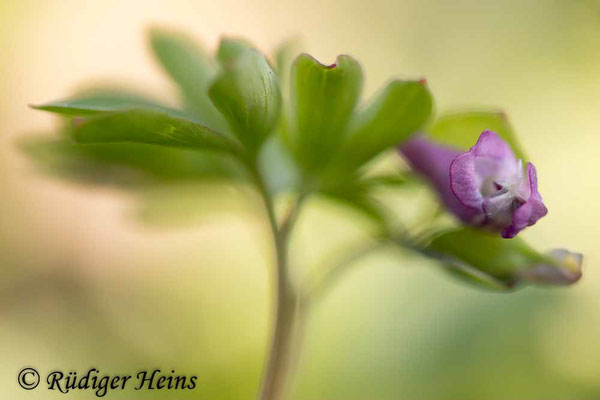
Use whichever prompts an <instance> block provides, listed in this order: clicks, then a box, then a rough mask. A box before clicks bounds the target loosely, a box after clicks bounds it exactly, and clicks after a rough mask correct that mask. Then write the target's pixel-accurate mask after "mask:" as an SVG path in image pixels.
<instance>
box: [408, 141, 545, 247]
mask: <svg viewBox="0 0 600 400" xmlns="http://www.w3.org/2000/svg"><path fill="white" fill-rule="evenodd" d="M400 152H401V153H402V155H403V156H404V157H405V158H406V159H407V161H408V163H409V164H410V166H411V167H412V168H413V169H414V170H415V171H417V172H419V173H420V174H421V175H423V176H424V177H425V178H427V179H428V180H429V181H430V182H431V184H432V185H433V186H434V188H435V189H436V191H437V192H438V194H439V195H440V197H441V200H442V201H443V203H444V204H445V205H446V207H447V208H448V210H449V211H450V212H452V213H453V214H455V215H456V216H457V217H458V218H460V219H461V220H462V221H463V222H465V223H467V224H469V225H473V226H477V227H481V228H485V229H488V230H492V231H495V232H500V233H501V234H502V237H504V238H513V237H515V236H516V235H517V234H518V233H519V232H520V231H521V230H522V229H524V228H526V227H527V226H531V225H533V224H535V222H536V221H537V220H538V219H540V218H541V217H543V216H544V215H546V214H547V212H548V210H547V209H546V206H545V205H544V203H543V202H542V197H541V196H540V194H539V192H538V189H537V175H536V171H535V167H534V166H533V164H531V163H528V164H527V166H526V168H525V171H524V170H523V166H522V162H521V160H517V158H516V157H515V155H514V153H513V151H512V149H511V148H510V146H509V145H508V144H507V143H506V142H505V141H504V140H502V138H500V136H498V134H497V133H495V132H492V131H487V130H486V131H484V132H483V133H482V134H481V136H479V139H478V140H477V143H475V145H474V146H473V147H471V149H470V150H469V151H467V152H466V153H460V152H459V151H457V150H454V149H452V148H449V147H445V146H442V145H439V144H436V143H433V142H431V141H429V140H427V139H425V138H424V137H422V136H416V137H414V138H413V139H410V140H408V141H407V142H405V143H404V144H402V145H401V146H400Z"/></svg>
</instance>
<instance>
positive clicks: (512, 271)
mask: <svg viewBox="0 0 600 400" xmlns="http://www.w3.org/2000/svg"><path fill="white" fill-rule="evenodd" d="M150 41H151V45H152V49H153V51H154V54H155V55H156V57H157V59H158V61H159V62H160V63H161V65H162V66H163V67H164V69H165V71H166V72H167V73H168V74H169V75H170V76H171V78H172V79H173V80H174V81H175V82H176V83H177V85H178V87H179V89H180V93H181V98H182V107H181V108H180V109H179V108H178V109H173V108H170V107H167V106H165V105H163V104H162V103H160V102H158V101H154V100H151V99H149V98H147V97H144V96H140V95H138V94H134V93H130V92H128V91H126V90H120V89H114V88H110V89H107V88H101V89H95V90H89V91H84V92H82V93H78V94H76V95H75V96H73V97H71V98H68V99H65V100H61V101H55V102H50V103H46V104H42V105H37V106H34V108H37V109H40V110H45V111H50V112H53V113H57V114H60V115H62V116H64V117H65V118H67V123H66V124H64V125H63V129H62V131H61V137H60V138H59V139H45V138H44V139H30V140H28V141H26V143H25V148H26V150H27V151H28V152H29V154H31V155H32V156H33V157H34V158H35V159H36V160H38V161H39V162H41V163H42V164H44V165H45V166H46V167H47V168H49V169H50V171H52V172H54V173H57V174H60V175H62V176H64V177H68V178H71V179H77V180H83V181H85V182H88V183H89V182H93V183H103V182H110V183H113V184H117V185H119V186H120V187H123V188H127V189H139V188H148V187H154V186H157V185H162V184H164V183H165V182H167V183H168V182H180V181H186V182H187V181H193V182H196V181H205V180H215V179H216V180H225V181H228V182H232V183H234V184H236V185H239V186H243V187H250V188H252V189H253V191H255V192H256V193H258V195H259V196H260V198H261V200H262V203H263V205H264V210H265V214H266V219H267V220H268V224H269V227H270V230H271V233H272V238H273V244H274V250H275V253H276V259H277V263H276V268H275V276H276V280H275V281H276V287H275V293H276V296H275V298H276V307H275V313H274V314H275V315H274V324H273V325H274V330H273V340H272V343H271V347H270V352H269V356H268V361H267V364H266V367H265V372H264V376H263V382H262V388H261V392H260V395H259V398H260V399H263V400H279V399H282V398H284V397H285V394H286V388H287V387H288V383H289V377H290V375H291V372H292V371H293V365H294V359H295V354H297V352H298V351H299V349H300V345H301V343H300V340H299V335H298V334H297V333H298V331H299V330H300V329H301V326H300V325H301V324H303V323H304V321H305V319H306V318H305V313H306V312H307V310H308V309H309V308H310V307H311V304H312V303H313V302H314V301H316V299H318V297H319V295H320V294H321V293H323V292H324V291H325V290H326V289H327V288H328V287H329V285H330V284H331V283H332V282H334V281H335V279H336V278H337V277H338V276H340V272H343V271H344V270H345V268H346V266H347V265H348V264H349V263H350V262H351V261H352V260H354V259H356V258H357V257H360V256H362V255H364V254H366V253H368V252H369V251H371V250H373V249H374V248H377V247H379V246H384V245H386V246H396V247H400V248H402V249H406V250H408V251H410V252H413V253H415V254H418V255H421V256H423V257H427V258H431V259H433V260H436V261H439V265H440V266H441V267H443V268H444V269H445V270H447V271H449V272H451V273H453V274H454V275H455V276H457V277H460V278H462V279H464V280H466V281H468V282H471V283H474V284H477V285H479V286H483V287H487V288H493V289H497V290H509V289H511V288H513V287H515V286H516V285H518V284H521V283H522V284H526V283H543V284H569V283H572V282H575V281H576V280H578V279H579V277H580V276H581V256H580V255H578V254H574V253H570V252H568V251H565V250H559V251H551V252H549V253H540V252H538V251H536V250H534V249H533V248H531V247H530V246H529V245H527V244H526V243H525V242H524V241H523V240H521V239H520V238H514V239H503V238H501V237H500V236H499V235H498V234H497V231H498V228H502V229H506V226H502V227H498V226H497V225H498V224H502V223H504V220H505V219H506V218H508V219H509V221H508V222H507V224H508V223H509V222H510V217H512V216H513V215H514V214H516V213H517V209H521V210H524V209H525V208H521V207H522V206H523V205H524V204H527V201H528V199H527V198H523V199H521V197H520V196H521V193H520V192H519V191H518V190H517V189H518V188H517V189H514V190H513V191H509V192H507V191H506V190H505V188H504V181H503V180H500V179H495V178H493V179H492V178H490V179H492V180H493V183H494V185H496V188H492V190H497V192H495V191H494V192H493V193H492V194H491V195H490V196H488V194H487V192H486V196H488V197H489V198H493V199H495V198H496V197H495V196H496V195H497V196H500V195H505V194H506V193H508V194H511V195H512V194H514V196H513V197H509V199H508V201H509V202H508V203H506V202H503V203H501V204H500V206H499V207H501V210H500V211H499V212H498V215H494V216H493V217H494V218H491V217H490V216H491V214H486V210H485V209H483V210H476V212H475V213H474V214H473V215H471V214H468V217H465V216H464V215H463V211H464V210H462V209H461V210H458V211H456V208H455V207H454V208H453V204H454V203H452V202H456V198H454V197H452V196H454V194H452V193H451V192H450V190H449V189H448V188H445V187H444V185H445V184H446V181H444V179H447V178H448V165H447V164H444V165H442V166H441V167H440V168H441V169H435V170H431V168H433V166H434V164H436V160H435V159H432V160H427V159H426V158H425V156H426V155H427V154H426V153H419V154H422V155H423V156H420V155H419V156H417V158H416V160H415V159H413V158H411V156H407V159H408V160H409V162H410V163H411V165H412V166H413V168H414V170H415V171H416V172H419V173H420V176H417V175H416V174H414V173H413V172H412V171H410V170H409V169H408V168H407V167H406V166H405V165H403V164H401V163H400V162H398V163H396V161H399V160H400V158H399V156H398V154H397V152H396V149H397V146H400V149H402V152H403V153H407V152H408V150H407V149H408V147H407V146H409V145H410V144H411V143H415V142H414V141H415V140H417V139H418V138H419V137H420V136H418V135H416V133H417V132H419V135H425V136H426V137H429V138H430V139H432V140H437V141H438V142H440V143H443V145H445V146H450V147H451V148H452V151H453V152H456V154H461V153H462V154H463V155H464V154H470V152H466V153H464V152H465V151H466V150H468V148H469V147H470V146H471V145H474V144H475V142H476V141H477V138H478V136H479V134H480V133H481V132H482V131H484V130H486V129H489V130H493V131H494V132H496V134H495V135H497V137H496V136H494V137H493V138H494V140H496V139H497V141H498V143H499V144H498V146H500V147H502V146H508V148H509V150H507V151H508V153H510V154H512V152H511V151H510V146H512V148H513V151H514V153H515V154H516V156H518V157H519V158H522V157H523V154H524V153H523V151H522V150H521V149H520V148H519V146H518V143H517V141H516V138H515V135H514V132H513V130H512V128H511V127H510V125H509V123H508V120H507V119H506V117H505V116H504V115H503V114H501V113H496V112H465V113H458V114H450V115H447V116H442V117H440V118H438V119H437V120H432V117H431V114H432V110H433V100H432V96H431V93H430V91H429V89H428V87H427V84H426V82H425V81H424V80H414V81H400V80H392V81H390V82H389V83H387V84H386V85H385V86H384V87H383V88H382V89H381V90H380V91H379V92H378V93H377V94H376V95H375V96H373V98H371V99H370V100H368V101H366V102H365V104H361V101H360V97H361V92H362V85H363V72H362V68H361V66H360V64H359V63H358V62H357V61H356V60H355V59H353V58H352V57H350V56H347V55H342V56H339V57H338V58H337V59H336V61H335V63H334V64H332V65H323V64H321V63H319V62H318V61H316V60H315V59H314V58H312V57H311V56H309V55H306V54H302V55H300V56H298V57H297V58H295V60H294V61H293V63H292V64H291V66H290V59H289V57H288V56H287V55H288V54H289V48H285V47H284V48H282V49H280V50H279V51H278V52H277V54H276V56H275V58H274V60H275V62H272V61H269V60H267V59H266V58H265V56H263V55H262V54H261V53H260V52H259V51H258V50H257V49H255V48H254V47H253V46H252V45H251V44H249V43H247V42H245V41H242V40H235V39H223V40H222V41H221V43H220V45H219V48H218V52H217V54H216V57H214V58H213V57H210V56H208V55H207V54H205V53H204V51H203V50H202V49H201V48H200V47H198V46H197V45H196V44H195V43H194V42H193V41H192V40H191V39H189V38H188V37H186V36H184V35H180V34H175V33H170V32H167V31H162V30H153V31H152V32H151V34H150ZM415 138H417V139H415ZM419 140H420V139H419ZM428 140H429V139H428ZM478 143H479V142H478ZM431 146H437V145H433V144H425V148H432V147H431ZM475 148H476V147H473V149H475ZM436 149H437V147H436ZM444 151H445V150H444ZM472 151H474V150H472ZM508 153H507V154H508ZM443 154H446V155H447V154H448V153H447V152H446V153H443ZM443 154H442V153H439V157H441V158H443V156H444V155H443ZM405 155H406V154H405ZM434 157H437V156H435V155H434ZM455 157H456V156H455V155H452V157H451V158H452V159H455ZM441 158H439V159H441ZM513 159H514V156H512V158H510V161H511V162H512V161H513ZM503 160H504V159H503ZM448 162H450V159H448ZM474 162H475V161H474ZM502 162H504V161H502ZM421 164H423V165H421ZM511 165H512V164H511ZM436 168H437V167H436ZM132 171H135V173H132ZM382 171H383V172H382ZM512 172H515V173H516V174H518V175H519V179H521V178H522V176H521V175H522V171H521V172H519V170H514V171H512ZM438 173H439V174H438ZM436 174H438V175H436ZM423 177H425V178H426V179H421V178H423ZM427 179H429V180H431V181H432V182H433V183H434V187H436V188H437V189H438V190H439V192H440V193H439V194H440V196H441V199H442V203H444V204H445V205H446V207H447V209H449V210H450V211H452V213H454V214H456V215H458V216H459V217H461V220H462V222H457V221H456V220H454V219H452V218H451V217H450V216H449V215H450V214H447V213H445V212H444V211H443V209H442V208H440V207H434V208H433V209H431V207H427V206H425V207H423V209H424V210H422V211H423V212H425V213H428V215H427V217H426V218H425V220H420V221H417V222H413V223H411V224H406V223H405V222H403V220H402V218H401V217H400V216H399V215H398V213H397V212H396V210H394V207H393V205H390V204H386V201H385V200H384V199H382V198H381V196H380V193H381V190H382V188H385V189H386V190H390V191H396V192H398V193H399V196H400V197H402V196H408V195H407V194H406V192H407V188H408V189H410V188H414V187H418V186H422V185H427ZM436 179H437V181H436ZM439 179H441V180H442V181H443V182H441V183H440V181H439ZM486 179H487V177H486ZM494 179H495V180H494ZM524 182H525V183H527V184H531V183H532V182H533V181H532V178H529V179H528V180H527V179H525V181H524ZM488 183H490V184H491V183H492V181H490V182H488ZM436 184H437V186H436ZM446 186H447V185H446ZM532 187H533V186H532ZM479 189H480V188H477V190H479ZM482 190H483V189H482ZM486 190H487V189H486ZM408 191H410V190H408ZM535 191H536V193H537V186H536V187H535ZM455 194H456V193H455ZM530 195H531V192H528V194H527V196H526V197H529V196H530ZM311 196H326V197H329V198H332V199H335V200H336V201H338V202H339V203H340V204H342V205H344V206H346V207H350V208H352V209H354V210H357V211H358V212H359V213H360V214H361V215H363V216H364V217H365V218H367V219H368V220H369V221H370V226H371V229H370V231H369V234H370V236H371V241H369V242H368V243H360V244H359V245H358V246H354V247H353V248H352V249H351V250H350V251H349V252H348V254H347V256H345V257H343V258H342V259H341V260H339V262H337V263H336V264H335V265H334V266H333V267H332V268H330V269H329V270H327V272H325V273H324V274H323V276H322V277H321V278H320V279H317V280H315V281H313V282H310V283H309V284H306V285H298V284H297V283H294V282H293V281H292V280H291V279H290V271H289V268H290V267H289V261H288V247H289V241H290V235H291V233H292V231H293V229H294V225H295V223H296V221H297V219H298V218H299V217H300V212H301V209H302V207H303V204H304V202H305V200H306V199H307V198H309V197H311ZM444 196H449V197H444ZM515 196H516V197H515ZM282 197H286V198H288V199H289V198H290V197H291V198H292V199H293V200H292V201H291V205H290V206H289V207H288V208H287V210H286V211H285V212H284V213H282V215H278V214H277V212H276V210H277V209H278V207H276V203H277V202H279V201H280V199H281V198H282ZM488 197H486V199H487V198H488ZM503 198H504V197H503ZM249 199H251V198H250V197H249ZM505 203H506V204H505ZM539 203H540V204H541V198H540V199H539ZM542 206H543V204H542ZM502 207H504V208H502ZM540 207H541V206H540ZM542 211H544V212H543V213H542V212H539V213H538V215H536V216H535V218H529V216H528V218H529V219H528V220H527V221H526V222H527V223H526V224H525V225H532V224H533V223H535V221H536V220H537V219H538V218H541V216H543V214H545V207H544V208H543V210H542ZM506 213H509V215H507V214H506ZM479 217H481V218H485V221H487V222H489V221H491V223H487V222H486V223H484V222H483V220H478V219H477V218H479ZM470 225H472V226H470ZM484 226H485V228H486V229H480V228H482V227H484ZM520 229H522V227H519V230H520ZM517 232H518V231H517ZM513 233H514V232H513ZM503 235H504V233H503ZM511 235H512V236H514V235H516V233H514V235H513V234H512V233H511ZM505 236H506V237H509V236H508V235H505ZM512 236H510V237H512Z"/></svg>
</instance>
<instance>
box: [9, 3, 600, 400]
mask: <svg viewBox="0 0 600 400" xmlns="http://www.w3.org/2000/svg"><path fill="white" fill-rule="evenodd" d="M153 25H159V26H166V27H171V28H176V29H181V30H186V31H188V32H190V33H191V34H192V35H194V36H195V37H197V38H198V39H199V40H201V41H202V42H203V43H204V44H205V45H206V47H207V48H209V49H214V48H215V46H216V44H217V42H218V39H219V37H220V36H221V35H222V34H227V35H236V36H244V37H247V38H249V39H250V40H252V41H253V42H254V43H256V44H257V45H258V46H259V47H260V48H261V49H263V50H264V51H266V52H269V51H270V50H271V49H273V48H274V47H276V46H277V45H278V44H279V43H281V42H282V41H284V40H285V39H287V38H290V37H298V38H300V39H301V41H302V43H303V47H304V48H305V49H307V50H309V51H310V52H311V53H312V54H313V55H315V56H316V57H317V58H318V59H320V60H322V61H323V62H324V63H329V62H330V61H332V60H334V58H335V56H336V55H337V54H338V53H349V54H352V55H354V56H355V57H357V58H358V59H359V60H360V61H361V62H362V64H363V67H364V69H365V70H366V76H367V81H366V91H367V93H371V92H373V91H374V90H376V89H377V88H378V87H379V86H380V85H381V84H383V82H385V81H386V80H387V79H388V78H389V77H390V76H399V77H413V78H418V77H426V78H427V80H428V82H429V86H430V88H431V90H432V92H433V94H434V96H435V99H436V109H437V110H438V111H444V110H452V109H461V108H465V107H467V108H471V107H476V108H487V107H491V108H501V109H503V110H505V111H506V112H507V114H508V115H509V117H510V119H511V121H512V122H513V125H514V126H515V128H516V130H517V132H518V133H519V135H520V139H521V142H522V143H523V145H524V147H525V148H526V149H527V152H528V154H529V155H530V157H531V159H532V160H533V161H534V162H535V164H536V166H537V169H538V173H539V180H540V189H541V193H542V194H543V196H544V200H545V202H546V204H547V205H548V207H549V209H550V214H549V215H548V216H547V217H546V218H545V219H544V220H543V221H541V222H540V223H539V224H538V225H536V227H535V228H533V229H529V230H527V231H526V232H524V233H523V236H524V237H525V238H526V239H527V240H529V241H530V242H532V243H533V244H535V245H536V246H537V247H538V248H540V249H545V248H548V249H550V248H555V247H565V248H569V249H571V250H577V251H580V252H582V253H584V254H585V261H584V277H583V279H582V281H581V282H580V283H578V284H577V285H576V286H574V287H571V288H568V289H536V288H528V289H525V290H522V291H519V292H516V293H513V294H510V295H507V294H497V293H490V292H485V291H481V290H478V289H474V288H471V287H468V286H465V285H464V284H462V283H459V282H457V281H455V280H453V279H452V278H450V277H448V276H447V275H445V274H443V273H441V272H440V271H439V270H438V268H437V267H436V266H435V265H433V264H431V263H428V262H423V261H420V260H417V259H415V258H412V257H407V256H406V255H404V256H403V257H400V256H399V255H398V254H395V253H394V254H392V253H389V252H382V253H377V254H374V255H373V256H371V257H368V258H366V259H364V260H362V261H360V262H359V263H358V264H359V265H356V266H355V267H354V268H352V270H351V271H349V272H348V274H347V275H346V276H345V277H344V279H343V280H341V281H340V282H339V284H338V285H337V286H336V287H335V288H334V290H332V291H331V292H330V293H328V294H327V296H326V297H325V298H324V299H323V300H322V302H321V303H320V304H319V305H318V307H317V308H316V309H315V311H314V313H313V315H311V318H310V324H309V327H308V329H307V332H306V338H305V340H306V343H305V349H304V350H305V351H304V353H303V355H302V358H301V364H300V367H299V370H298V375H297V379H296V384H295V385H294V389H293V398H294V399H432V400H433V399H444V400H448V399H499V400H506V399H519V400H522V399H570V400H573V399H600V340H599V338H600V309H599V307H600V296H598V291H599V290H600V283H599V278H600V273H599V272H598V268H597V265H598V261H599V259H600V247H599V246H598V238H599V236H600V223H599V222H600V202H599V201H598V198H599V197H598V196H600V186H599V185H600V179H599V178H598V172H597V171H598V170H600V136H599V135H598V125H599V123H600V114H599V111H598V110H600V74H599V71H600V51H599V50H600V2H598V1H595V0H538V1H534V0H523V1H514V0H501V1H475V0H456V1H442V0H439V1H432V0H425V1H423V0H397V1H392V0H371V1H359V0H350V1H338V2H323V1H316V0H303V1H300V0H298V1H288V0H254V1H245V0H243V1H240V0H220V1H192V0H168V1H166V0H165V1H159V0H138V1H121V0H102V1H87V0H52V1H33V0H20V1H16V0H14V1H13V0H0V93H1V95H0V194H1V197H0V204H1V207H0V266H1V268H0V354H1V356H0V397H2V398H11V399H33V398H37V399H39V398H48V399H50V398H63V395H60V394H57V393H52V392H48V391H46V390H45V389H42V388H38V389H36V390H34V391H31V392H26V391H24V390H22V389H20V388H19V387H18V385H17V382H16V375H17V372H18V371H19V370H20V369H21V368H22V367H24V366H27V365H31V366H35V367H37V368H38V369H39V370H40V371H41V372H43V373H44V372H47V371H49V370H51V369H63V370H70V369H76V370H78V371H85V370H86V369H87V368H89V367H91V366H95V367H96V368H99V369H100V370H101V371H102V372H104V373H112V374H116V373H132V372H136V371H137V370H139V369H152V368H155V367H157V368H162V369H163V370H170V369H172V368H174V369H175V370H176V371H177V372H179V373H187V374H196V375H198V376H199V387H200V389H197V390H194V391H192V392H189V393H186V392H158V393H152V392H148V391H142V392H135V393H123V392H111V393H109V395H108V398H152V399H158V398H160V399H167V398H177V399H181V398H198V399H250V398H253V397H254V395H255V392H256V389H257V385H258V381H259V376H260V368H261V365H262V363H263V359H264V351H265V345H266V343H267V339H268V336H269V329H268V328H269V326H268V325H269V312H270V296H271V294H270V280H269V279H270V278H269V277H270V274H269V269H270V265H271V264H270V263H271V261H272V257H271V253H270V251H271V249H270V247H269V244H268V241H267V240H266V239H267V236H266V234H267V232H266V231H265V226H264V223H263V221H262V220H261V216H260V214H259V213H258V214H257V213H254V212H253V207H255V205H252V204H250V205H248V204H247V203H248V202H247V200H246V201H245V200H244V198H243V197H237V196H234V194H233V192H231V191H230V190H228V188H226V187H221V188H212V189H211V192H210V195H206V196H197V197H195V198H192V199H191V200H187V203H188V204H187V205H188V206H190V203H192V204H191V205H196V204H195V203H194V201H195V200H193V199H198V203H197V205H198V207H197V209H198V210H199V212H198V213H197V214H194V218H191V217H189V216H186V217H184V220H185V221H184V222H187V223H186V224H185V225H184V226H179V224H176V223H175V222H176V221H175V220H176V219H177V214H178V213H170V211H172V209H174V208H175V209H178V208H179V207H180V204H179V203H178V202H177V201H176V200H181V198H182V196H184V194H182V193H185V190H184V191H183V192H178V193H177V194H176V195H174V196H171V197H169V196H167V197H166V198H165V197H159V198H157V199H155V201H154V202H149V204H150V205H149V206H147V207H146V208H145V209H143V210H141V211H140V209H139V208H138V207H136V204H135V201H134V199H133V198H131V197H128V196H125V195H123V194H121V193H119V192H117V191H115V190H111V189H108V188H90V187H82V186H77V185H73V184H68V183H65V182H61V181H59V180H54V179H50V178H48V177H47V176H44V175H43V174H40V173H39V172H38V171H37V170H36V168H34V166H33V164H32V163H31V161H30V160H28V159H27V158H26V157H25V156H24V155H23V154H21V153H20V152H19V151H18V150H17V146H16V142H17V141H18V140H19V138H22V137H24V136H26V135H28V134H31V133H40V132H42V133H43V132H51V131H52V129H53V128H55V127H56V126H57V122H58V121H57V119H56V118H55V117H53V116H50V115H47V114H44V113H41V112H36V111H33V110H31V109H29V108H28V107H27V104H28V103H35V102H41V101H46V100H51V99H55V98H60V97H64V96H67V95H69V94H70V93H71V92H72V91H73V90H74V89H76V88H78V87H79V86H80V85H81V84H82V83H89V82H98V81H106V80H110V81H117V82H125V83H127V84H130V85H137V86H139V87H143V88H145V89H146V90H150V91H152V92H154V93H156V94H158V95H161V96H163V97H167V98H171V99H175V88H174V87H173V86H172V84H171V83H170V82H168V80H167V79H166V77H165V76H164V75H163V74H162V71H161V70H160V68H159V67H158V66H157V65H156V63H154V60H153V59H152V57H151V54H150V52H149V50H148V45H147V41H146V36H145V35H146V32H147V29H148V27H150V26H153ZM213 189H214V190H213ZM223 199H227V202H225V203H224V202H223V201H222V200H223ZM215 202H216V203H218V204H219V206H218V207H217V206H214V204H212V203H215ZM152 204H153V205H152ZM211 204H212V205H211ZM224 204H225V205H224ZM211 207H212V208H211ZM185 209H186V210H188V209H191V207H187V208H185ZM206 209H207V210H209V211H211V212H210V213H204V212H200V211H202V210H206ZM213 211H214V212H213ZM140 212H141V213H144V215H146V216H149V217H151V218H154V219H155V220H156V221H158V222H159V223H158V224H156V223H153V224H148V223H145V222H143V221H142V222H140V219H139V218H137V217H138V216H139V213H140ZM303 216H304V220H303V222H302V223H301V225H300V227H299V229H298V232H297V240H296V242H297V245H296V247H294V249H293V254H294V256H295V259H296V262H297V264H298V268H299V269H302V268H306V265H308V264H310V263H311V262H312V261H315V260H318V259H319V256H320V255H321V254H322V253H324V252H326V250H327V248H326V246H324V245H323V243H322V242H323V240H322V238H323V237H330V238H332V240H331V241H332V242H335V241H338V242H342V241H343V239H344V237H345V236H344V235H348V232H351V231H352V229H354V228H356V229H358V228H357V226H358V225H360V222H359V221H354V220H353V219H349V217H348V216H347V215H346V214H344V213H343V212H340V211H339V210H337V209H333V208H332V207H331V206H330V205H328V204H320V203H318V202H315V203H311V204H310V205H309V208H308V209H307V210H306V213H305V214H304V215H303ZM179 217H181V216H180V215H179ZM176 225H177V226H176ZM300 264H301V265H300ZM69 397H70V398H73V399H79V398H82V399H84V398H85V399H87V398H93V395H92V393H91V392H79V393H77V392H76V393H69Z"/></svg>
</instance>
